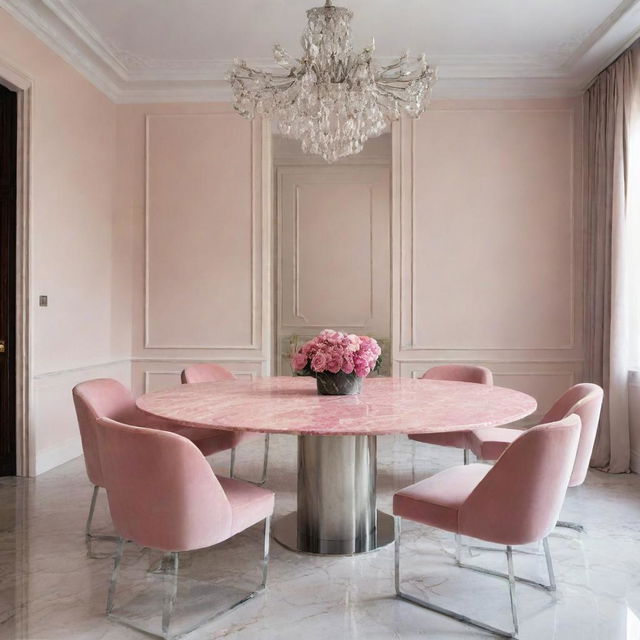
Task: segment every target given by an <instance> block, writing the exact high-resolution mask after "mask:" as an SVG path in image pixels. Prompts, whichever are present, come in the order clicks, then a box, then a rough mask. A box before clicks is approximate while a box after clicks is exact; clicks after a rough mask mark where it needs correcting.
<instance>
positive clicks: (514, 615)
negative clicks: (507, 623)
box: [507, 545, 518, 636]
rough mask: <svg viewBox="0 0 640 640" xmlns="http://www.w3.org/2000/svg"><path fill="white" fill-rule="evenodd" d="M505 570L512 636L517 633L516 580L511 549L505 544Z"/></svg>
mask: <svg viewBox="0 0 640 640" xmlns="http://www.w3.org/2000/svg"><path fill="white" fill-rule="evenodd" d="M507 572H508V573H509V600H510V602H511V619H512V621H513V632H514V636H517V635H518V612H517V610H516V580H515V575H514V572H513V550H512V549H511V547H510V546H509V545H507Z"/></svg>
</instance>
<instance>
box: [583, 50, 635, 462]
mask: <svg viewBox="0 0 640 640" xmlns="http://www.w3.org/2000/svg"><path fill="white" fill-rule="evenodd" d="M639 76H640V42H636V43H635V44H634V45H633V46H632V47H631V48H630V49H628V50H627V51H626V52H625V53H624V54H622V56H620V58H618V60H616V62H614V63H613V64H612V65H611V66H610V67H608V68H607V69H605V70H604V71H603V72H602V73H601V74H600V75H599V76H598V77H597V78H596V80H595V82H594V83H593V84H592V85H591V87H590V88H589V89H588V90H587V92H586V94H585V97H584V116H585V117H584V123H585V144H586V146H585V180H586V194H585V195H586V200H585V244H584V248H585V266H586V283H585V285H586V286H585V294H586V295H585V305H586V308H585V312H586V313H585V317H586V326H585V345H586V353H585V359H586V362H585V377H586V379H587V380H589V381H591V382H596V383H597V384H600V385H601V386H602V387H603V388H604V390H605V403H604V406H603V411H602V418H601V421H600V427H599V431H598V436H597V439H596V444H595V448H594V452H593V457H592V460H591V464H592V465H593V466H595V467H598V468H601V469H603V470H606V471H609V472H612V473H624V472H627V471H629V463H630V455H631V451H630V449H631V447H630V432H629V401H628V391H627V384H628V377H629V370H630V369H632V368H634V367H636V366H638V364H640V362H639V360H638V334H639V333H640V325H639V324H637V321H638V303H639V299H640V295H638V294H639V293H640V289H639V288H638V282H640V277H639V276H640V273H639V272H638V268H639V267H640V260H639V259H638V254H639V253H640V237H638V231H639V229H640V227H639V226H638V218H639V211H638V190H639V188H640V166H639V165H638V156H639V154H638V144H639V143H640V139H639V136H638V132H639V126H640V100H639V94H640V77H639Z"/></svg>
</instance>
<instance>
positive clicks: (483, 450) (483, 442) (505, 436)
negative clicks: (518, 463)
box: [469, 427, 522, 460]
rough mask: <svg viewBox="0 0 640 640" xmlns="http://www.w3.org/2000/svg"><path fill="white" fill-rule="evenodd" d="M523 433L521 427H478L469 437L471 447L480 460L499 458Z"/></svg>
mask: <svg viewBox="0 0 640 640" xmlns="http://www.w3.org/2000/svg"><path fill="white" fill-rule="evenodd" d="M521 435H522V430H520V429H505V428H504V427H502V428H501V427H492V428H487V429H477V430H476V431H473V432H472V433H471V435H470V437H469V449H471V451H473V453H474V455H475V456H476V457H477V458H479V459H480V460H497V459H498V458H499V457H500V456H501V455H502V454H503V452H504V450H505V449H506V448H507V447H508V446H509V445H510V444H511V443H512V442H513V441H514V440H516V439H517V438H518V437H519V436H521Z"/></svg>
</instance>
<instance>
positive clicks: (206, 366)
mask: <svg viewBox="0 0 640 640" xmlns="http://www.w3.org/2000/svg"><path fill="white" fill-rule="evenodd" d="M235 378H236V377H235V376H234V375H233V373H231V371H229V370H228V369H225V368H224V367H221V366H220V365H219V364H213V363H211V362H203V363H202V364H193V365H191V366H190V367H187V368H186V369H184V370H183V371H182V373H181V374H180V380H182V384H193V383H194V382H221V381H222V380H235Z"/></svg>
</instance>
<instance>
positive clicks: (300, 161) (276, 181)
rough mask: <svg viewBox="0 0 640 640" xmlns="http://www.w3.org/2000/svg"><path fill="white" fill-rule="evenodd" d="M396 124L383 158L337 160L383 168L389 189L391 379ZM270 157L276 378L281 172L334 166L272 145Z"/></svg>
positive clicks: (274, 367) (274, 366) (394, 370)
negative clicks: (279, 152) (281, 151)
mask: <svg viewBox="0 0 640 640" xmlns="http://www.w3.org/2000/svg"><path fill="white" fill-rule="evenodd" d="M397 124H398V123H396V122H393V123H391V126H390V127H389V131H388V133H389V135H390V136H391V153H390V154H385V155H376V154H370V155H364V156H362V155H359V154H356V155H353V156H346V157H344V158H341V160H340V164H338V165H337V168H339V167H340V166H354V165H355V166H361V167H386V168H388V170H389V190H390V203H389V208H390V211H389V214H390V227H389V236H390V238H389V239H390V246H389V269H390V278H391V280H390V298H389V313H390V318H389V320H390V325H389V330H390V332H389V340H390V345H389V354H390V358H391V369H390V373H391V375H392V376H396V375H398V365H397V361H396V358H395V353H396V349H395V343H396V331H397V329H396V320H395V311H394V303H395V287H396V286H397V285H396V273H397V271H398V269H399V267H398V265H396V261H397V260H398V258H399V254H398V252H397V251H396V249H395V235H394V234H395V232H396V231H395V229H396V226H397V223H396V219H397V218H398V217H399V216H400V201H399V198H398V197H397V195H396V191H398V190H399V184H398V181H399V175H400V174H399V172H400V171H401V162H400V157H399V154H400V153H401V149H400V140H401V135H400V130H399V128H398V126H397ZM274 135H280V133H279V131H278V130H277V127H274V126H273V127H270V128H269V138H270V140H271V142H272V138H273V136H274ZM269 153H270V156H271V180H270V182H271V188H272V196H271V270H270V276H271V279H272V283H273V284H272V287H271V326H272V330H271V375H278V367H279V366H280V362H279V346H280V345H279V344H278V340H279V337H278V314H279V311H280V295H281V292H280V282H279V270H280V264H279V258H280V237H279V236H280V220H281V211H280V202H279V200H278V196H279V192H280V186H281V185H280V182H281V180H282V176H283V173H284V172H285V171H286V170H288V169H295V168H300V167H314V166H315V167H327V166H329V167H336V165H335V164H328V163H327V162H325V161H324V160H323V159H322V158H320V157H319V156H316V155H310V154H309V155H307V154H298V153H296V154H295V156H289V155H287V154H285V155H282V156H279V157H276V155H275V154H274V150H273V144H271V148H270V150H269Z"/></svg>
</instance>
